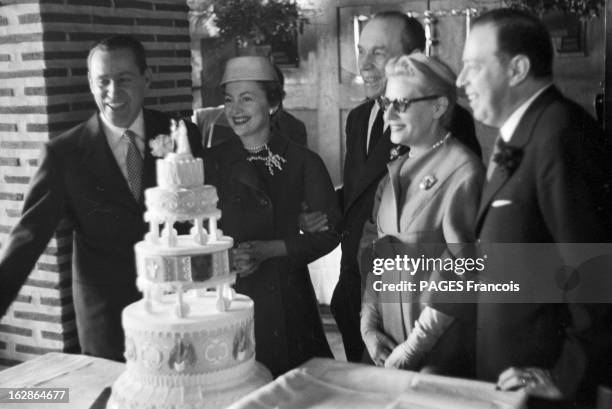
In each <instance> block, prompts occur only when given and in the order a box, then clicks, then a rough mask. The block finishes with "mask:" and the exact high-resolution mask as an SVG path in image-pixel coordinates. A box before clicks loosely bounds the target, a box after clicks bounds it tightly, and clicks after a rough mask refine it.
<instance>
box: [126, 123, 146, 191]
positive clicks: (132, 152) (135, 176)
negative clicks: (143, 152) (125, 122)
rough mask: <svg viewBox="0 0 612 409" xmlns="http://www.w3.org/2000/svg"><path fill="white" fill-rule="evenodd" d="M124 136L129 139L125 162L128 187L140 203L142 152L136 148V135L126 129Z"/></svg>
mask: <svg viewBox="0 0 612 409" xmlns="http://www.w3.org/2000/svg"><path fill="white" fill-rule="evenodd" d="M123 136H125V137H126V138H127V139H128V150H127V155H126V160H125V164H126V167H127V177H128V185H129V186H130V190H131V191H132V194H133V195H134V198H135V199H136V201H140V196H141V194H142V168H143V166H142V165H143V160H142V156H140V151H139V150H138V146H136V134H135V133H134V132H132V131H130V130H129V129H126V131H125V132H124V133H123Z"/></svg>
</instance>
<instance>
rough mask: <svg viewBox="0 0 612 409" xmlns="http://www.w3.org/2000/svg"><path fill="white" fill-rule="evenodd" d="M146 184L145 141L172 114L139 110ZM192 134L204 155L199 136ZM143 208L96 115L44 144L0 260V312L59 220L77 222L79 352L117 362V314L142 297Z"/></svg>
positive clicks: (149, 175)
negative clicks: (137, 254) (138, 266)
mask: <svg viewBox="0 0 612 409" xmlns="http://www.w3.org/2000/svg"><path fill="white" fill-rule="evenodd" d="M144 123H145V134H146V135H145V157H144V170H143V179H144V180H143V182H144V183H143V189H146V188H148V187H152V186H154V185H155V184H156V178H155V159H156V158H154V157H153V156H152V155H151V150H150V149H149V140H150V139H151V138H154V137H155V136H157V135H158V134H161V133H165V134H168V133H169V118H168V117H167V116H166V115H164V114H162V113H161V112H156V111H149V110H144ZM194 129H195V127H193V128H191V132H190V134H189V137H190V143H192V147H193V149H194V151H195V152H194V154H200V155H201V149H202V148H201V143H200V140H201V139H200V137H199V133H197V131H196V132H195V133H194V132H193V130H194ZM198 150H199V151H198ZM144 210H145V207H144V204H143V203H142V202H141V203H138V202H137V201H136V200H135V199H134V196H133V195H132V193H131V191H130V189H129V187H128V184H127V181H126V180H125V178H124V176H123V174H122V173H121V170H120V168H119V165H118V164H117V161H116V160H115V157H114V156H113V153H112V152H111V150H110V147H109V146H108V143H107V140H106V136H105V135H104V133H103V131H102V127H101V124H100V119H99V118H98V115H97V114H95V115H93V116H92V117H91V118H90V119H89V120H87V121H86V122H84V123H82V124H80V125H78V126H76V127H75V128H72V129H70V130H69V131H67V132H65V133H63V134H62V135H59V136H57V137H55V138H53V139H52V140H51V141H49V142H48V143H46V144H45V146H44V148H43V155H42V159H41V163H40V167H39V169H38V171H37V172H36V174H35V175H34V177H33V179H32V182H31V184H30V189H29V192H28V194H27V195H26V198H25V202H24V206H23V213H22V217H21V219H20V220H19V222H18V223H17V225H16V226H15V227H14V229H13V231H12V232H11V234H10V236H9V240H8V242H7V243H6V248H5V251H4V254H3V257H2V259H1V260H0V294H1V297H0V316H2V315H4V314H5V313H6V310H7V308H8V307H9V306H10V304H11V303H12V301H13V300H14V299H15V297H16V296H17V293H18V292H19V289H20V288H21V286H22V285H23V283H24V282H25V280H26V279H27V277H28V275H29V274H30V272H31V271H32V269H33V267H34V264H35V263H36V261H37V259H38V257H39V256H40V254H41V253H42V252H43V250H44V249H45V247H46V245H47V243H48V242H49V239H50V238H51V236H52V235H53V232H54V231H55V228H56V227H57V225H58V223H59V221H60V220H61V219H62V218H63V217H64V216H67V217H68V219H69V220H70V221H71V222H72V225H73V227H74V251H73V297H74V306H75V312H76V318H77V330H78V333H79V341H80V344H81V349H82V351H83V352H84V353H87V354H91V355H95V356H100V357H104V358H110V359H116V360H122V359H123V358H122V357H123V350H124V340H123V330H122V328H121V311H122V309H123V308H124V307H125V306H126V305H128V304H129V303H131V302H133V301H136V300H138V299H139V298H141V294H140V293H139V292H138V291H137V290H136V285H135V284H136V271H135V261H134V249H133V246H134V244H135V243H136V242H138V241H140V240H142V239H143V236H144V234H145V233H146V231H147V226H146V224H145V222H144V219H143V213H144Z"/></svg>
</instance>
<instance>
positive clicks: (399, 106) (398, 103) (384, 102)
mask: <svg viewBox="0 0 612 409" xmlns="http://www.w3.org/2000/svg"><path fill="white" fill-rule="evenodd" d="M436 98H440V95H427V96H425V97H419V98H411V99H408V98H402V99H393V100H391V99H389V98H387V97H380V99H379V103H380V107H381V108H382V109H383V110H384V111H386V110H387V109H389V107H390V106H391V105H393V109H395V110H396V111H397V112H399V113H404V112H406V111H407V110H408V108H410V105H412V104H414V103H415V102H421V101H429V100H432V99H436Z"/></svg>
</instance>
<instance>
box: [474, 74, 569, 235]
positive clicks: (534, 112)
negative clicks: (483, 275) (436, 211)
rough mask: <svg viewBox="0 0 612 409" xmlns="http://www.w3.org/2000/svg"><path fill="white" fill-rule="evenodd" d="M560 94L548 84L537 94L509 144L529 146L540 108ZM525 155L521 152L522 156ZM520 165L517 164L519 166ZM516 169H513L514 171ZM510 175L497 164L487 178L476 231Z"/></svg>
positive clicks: (522, 146)
mask: <svg viewBox="0 0 612 409" xmlns="http://www.w3.org/2000/svg"><path fill="white" fill-rule="evenodd" d="M560 97H561V94H560V93H559V91H558V90H557V88H556V87H554V86H550V87H549V88H548V89H547V90H546V91H544V92H543V93H542V94H541V95H539V96H538V97H537V98H536V99H535V100H534V101H533V102H532V103H531V106H530V107H529V108H528V109H527V111H526V112H525V114H524V115H523V117H522V118H521V120H520V122H519V124H518V126H517V127H516V129H515V131H514V133H513V134H512V138H510V143H509V145H510V146H513V147H516V148H519V149H522V150H523V151H525V150H527V149H528V148H529V146H528V145H529V141H530V140H531V138H532V137H533V136H534V135H533V132H534V127H535V125H536V122H537V121H538V118H539V117H540V113H541V112H542V110H543V109H544V108H545V107H546V106H548V105H549V104H550V103H551V102H552V101H553V100H555V99H557V98H560ZM524 156H525V155H524V154H523V157H524ZM520 166H521V165H520V164H519V167H520ZM517 170H518V169H515V170H514V172H516V171H517ZM511 176H512V175H510V174H509V173H508V172H507V171H506V170H505V169H500V167H499V166H498V167H497V168H496V169H495V170H494V171H493V175H492V176H491V180H489V181H488V182H487V183H486V184H485V187H484V189H483V192H482V199H481V201H480V207H479V209H478V216H477V218H476V232H477V233H479V232H480V228H481V227H482V223H483V221H484V218H485V216H486V214H487V209H488V208H489V206H490V204H491V202H492V201H493V198H494V197H495V195H496V194H497V192H499V190H500V189H501V188H502V187H503V186H504V185H505V184H506V182H507V181H508V180H509V179H510V178H511Z"/></svg>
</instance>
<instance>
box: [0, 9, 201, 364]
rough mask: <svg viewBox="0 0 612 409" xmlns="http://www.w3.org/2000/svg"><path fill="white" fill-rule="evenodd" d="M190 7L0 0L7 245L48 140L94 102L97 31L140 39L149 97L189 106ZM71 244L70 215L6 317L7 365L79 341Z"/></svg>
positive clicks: (1, 227)
mask: <svg viewBox="0 0 612 409" xmlns="http://www.w3.org/2000/svg"><path fill="white" fill-rule="evenodd" d="M187 11H188V9H187V6H186V3H185V1H184V0H174V1H171V0H165V1H164V0H152V1H132V0H2V1H0V247H4V245H5V243H6V240H7V237H8V233H9V232H10V230H11V228H12V226H14V225H15V223H16V222H17V220H18V218H19V215H20V211H21V206H22V203H23V198H24V195H25V193H26V192H27V188H28V184H29V181H30V178H31V176H32V175H33V173H34V171H35V170H36V167H37V166H38V157H39V150H40V147H41V145H42V144H43V143H44V142H45V141H47V140H49V139H50V138H53V137H54V136H55V135H57V134H59V133H60V132H62V131H63V130H66V129H68V128H70V127H71V126H73V125H74V124H76V123H78V122H80V121H82V120H84V119H86V118H87V117H89V116H90V115H91V113H92V111H93V110H94V109H95V103H94V101H93V99H92V97H91V96H90V94H89V88H88V84H87V69H86V64H85V58H86V56H87V52H88V50H89V48H90V47H91V45H92V44H93V43H94V42H95V41H96V40H98V39H101V38H103V37H107V36H109V35H113V34H118V33H125V34H132V35H135V36H136V37H137V38H139V39H140V40H141V41H142V42H143V44H144V46H145V48H146V49H147V51H148V57H149V58H148V62H149V66H150V67H151V69H152V71H153V83H152V87H151V90H150V92H149V94H148V97H147V99H146V101H145V103H146V105H147V106H148V107H151V108H155V109H159V110H161V111H166V112H169V113H172V114H177V115H181V116H188V115H190V114H191V103H192V96H191V65H190V50H189V41H190V40H189V23H188V21H187ZM71 244H72V234H71V229H70V226H69V225H68V224H67V223H65V222H64V223H62V224H61V225H60V227H59V228H58V230H57V232H56V235H55V237H54V238H53V239H52V240H51V242H50V243H49V246H48V247H47V249H46V250H45V252H44V254H43V255H42V256H41V257H40V259H39V260H38V262H37V264H36V267H35V269H34V271H33V272H32V274H31V275H30V277H29V278H28V281H27V282H26V285H25V286H24V287H23V288H22V290H21V293H20V295H19V297H18V298H17V300H16V302H14V303H13V305H12V306H11V308H10V310H9V311H8V313H7V314H6V316H5V317H4V318H3V319H2V320H1V321H0V366H7V365H12V364H14V363H17V362H20V361H23V360H27V359H29V358H32V357H33V356H35V355H38V354H41V353H45V352H47V351H61V350H64V351H72V350H76V349H78V342H77V339H76V328H75V320H74V311H73V308H72V297H71V292H70V277H71V257H72V251H71ZM0 251H2V249H1V248H0Z"/></svg>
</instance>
